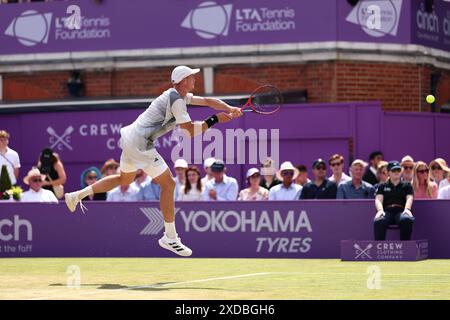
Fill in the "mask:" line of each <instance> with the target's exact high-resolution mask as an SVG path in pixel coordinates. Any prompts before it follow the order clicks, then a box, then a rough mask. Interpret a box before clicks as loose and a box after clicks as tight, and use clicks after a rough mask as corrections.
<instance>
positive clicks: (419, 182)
mask: <svg viewBox="0 0 450 320" xmlns="http://www.w3.org/2000/svg"><path fill="white" fill-rule="evenodd" d="M412 185H413V190H414V199H436V198H437V196H438V186H437V184H436V182H434V181H433V180H431V175H430V169H429V168H428V165H427V164H426V163H425V162H423V161H417V163H416V164H415V165H414V169H413V180H412Z"/></svg>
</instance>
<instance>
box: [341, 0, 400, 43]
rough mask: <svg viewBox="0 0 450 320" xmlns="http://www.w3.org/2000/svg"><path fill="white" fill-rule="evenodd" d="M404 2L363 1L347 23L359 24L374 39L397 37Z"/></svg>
mask: <svg viewBox="0 0 450 320" xmlns="http://www.w3.org/2000/svg"><path fill="white" fill-rule="evenodd" d="M402 1H403V0H362V1H359V2H358V4H357V5H356V6H355V7H354V8H353V10H352V11H351V12H350V14H349V15H348V16H347V18H346V21H348V22H351V23H354V24H358V25H360V26H361V27H362V30H363V31H364V32H365V33H367V34H368V35H369V36H372V37H377V38H379V37H384V36H385V35H387V34H389V35H391V36H396V35H397V31H398V24H399V22H400V13H401V10H402Z"/></svg>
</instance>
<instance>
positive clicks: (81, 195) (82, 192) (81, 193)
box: [78, 186, 94, 200]
mask: <svg viewBox="0 0 450 320" xmlns="http://www.w3.org/2000/svg"><path fill="white" fill-rule="evenodd" d="M91 194H94V191H92V186H87V187H86V188H84V189H83V190H80V191H78V199H80V200H82V199H84V198H85V197H87V196H90V195H91Z"/></svg>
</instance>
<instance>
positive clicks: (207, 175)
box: [202, 158, 216, 186]
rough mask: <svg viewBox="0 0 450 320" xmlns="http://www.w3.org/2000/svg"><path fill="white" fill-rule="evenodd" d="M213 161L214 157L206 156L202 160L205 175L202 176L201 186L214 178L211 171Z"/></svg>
mask: <svg viewBox="0 0 450 320" xmlns="http://www.w3.org/2000/svg"><path fill="white" fill-rule="evenodd" d="M214 161H216V159H214V158H207V159H205V161H203V169H204V170H205V176H204V177H203V178H202V186H205V185H206V183H207V182H208V181H209V180H211V179H213V178H214V177H213V175H212V171H211V166H212V164H213V163H214Z"/></svg>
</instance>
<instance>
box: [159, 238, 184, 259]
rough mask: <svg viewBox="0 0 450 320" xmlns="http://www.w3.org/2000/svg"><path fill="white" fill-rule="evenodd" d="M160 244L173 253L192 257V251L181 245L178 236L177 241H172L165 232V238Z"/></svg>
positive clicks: (160, 240)
mask: <svg viewBox="0 0 450 320" xmlns="http://www.w3.org/2000/svg"><path fill="white" fill-rule="evenodd" d="M158 243H159V245H160V246H161V247H162V248H164V249H167V250H169V251H172V252H174V253H176V254H177V255H179V256H183V257H189V256H190V255H192V250H191V249H189V248H188V247H186V246H185V245H184V244H182V243H181V239H180V238H179V237H178V235H177V237H176V238H175V239H170V238H169V237H167V235H166V233H165V232H164V236H163V237H162V238H161V239H159V241H158Z"/></svg>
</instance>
